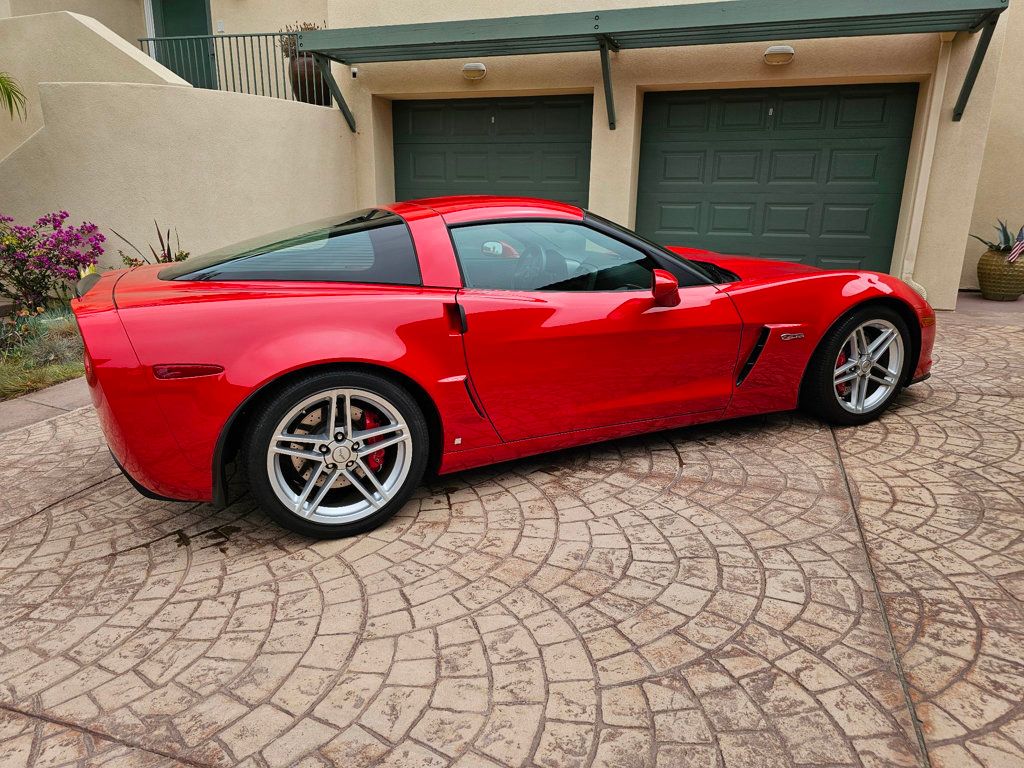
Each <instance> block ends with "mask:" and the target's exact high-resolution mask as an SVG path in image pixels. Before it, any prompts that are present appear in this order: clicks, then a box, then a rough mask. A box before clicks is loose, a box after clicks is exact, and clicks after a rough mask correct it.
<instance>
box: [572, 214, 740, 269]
mask: <svg viewBox="0 0 1024 768" xmlns="http://www.w3.org/2000/svg"><path fill="white" fill-rule="evenodd" d="M586 214H587V217H588V218H591V219H594V220H596V221H599V222H601V223H602V224H604V225H605V226H606V227H609V228H611V229H614V230H615V231H616V232H621V233H622V234H624V235H626V236H627V237H631V238H633V239H634V240H639V241H640V242H642V243H644V244H645V245H648V246H650V247H651V248H654V249H655V250H656V251H657V252H658V253H660V254H661V255H662V256H664V257H665V258H667V259H669V260H670V261H675V262H678V263H679V264H683V265H684V266H686V267H687V268H689V269H690V270H691V271H692V272H695V273H697V274H698V275H700V276H701V277H703V278H704V279H705V280H706V281H707V282H709V283H718V282H721V280H720V279H719V276H717V275H713V274H711V272H710V270H708V269H707V267H706V265H704V264H700V263H697V262H695V261H691V260H690V259H687V258H685V257H683V256H680V255H679V254H678V253H673V252H672V251H670V250H668V249H667V248H666V247H665V246H663V245H660V244H658V243H656V242H654V241H653V240H648V239H647V238H646V237H644V236H643V235H641V234H638V233H636V232H634V231H633V230H631V229H626V228H625V227H623V226H622V225H620V224H616V223H615V222H614V221H610V220H609V219H606V218H605V217H604V216H598V215H597V214H596V213H593V212H591V211H586Z"/></svg>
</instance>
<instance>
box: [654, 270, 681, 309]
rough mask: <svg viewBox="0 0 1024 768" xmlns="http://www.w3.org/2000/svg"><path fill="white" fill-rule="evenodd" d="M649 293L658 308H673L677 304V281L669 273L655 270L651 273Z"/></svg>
mask: <svg viewBox="0 0 1024 768" xmlns="http://www.w3.org/2000/svg"><path fill="white" fill-rule="evenodd" d="M651 275H652V279H651V293H652V294H654V303H655V304H657V305H658V306H659V307H674V306H676V305H677V304H678V303H679V281H678V280H676V276H675V275H673V274H672V273H671V272H667V271H665V270H664V269H656V270H654V271H653V272H652V273H651Z"/></svg>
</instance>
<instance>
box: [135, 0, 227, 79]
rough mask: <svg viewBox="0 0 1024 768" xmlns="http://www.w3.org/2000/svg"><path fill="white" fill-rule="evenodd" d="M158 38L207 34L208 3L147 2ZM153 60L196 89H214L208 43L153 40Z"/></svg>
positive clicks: (190, 0) (213, 66)
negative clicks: (151, 9) (151, 11)
mask: <svg viewBox="0 0 1024 768" xmlns="http://www.w3.org/2000/svg"><path fill="white" fill-rule="evenodd" d="M150 2H152V7H153V25H154V27H155V28H156V29H155V32H156V36H157V37H158V38H173V37H179V38H191V37H195V36H197V35H209V34H210V9H209V7H208V5H207V3H208V0H150ZM154 53H155V54H156V55H155V58H156V60H157V61H159V62H160V63H161V64H163V65H164V66H165V67H167V68H168V69H170V70H171V71H172V72H174V73H175V74H176V75H178V76H179V77H182V78H183V79H185V80H188V81H189V82H190V83H192V85H194V86H195V87H196V88H216V87H217V67H216V61H215V59H214V51H213V42H212V40H210V39H179V40H157V41H156V42H155V44H154Z"/></svg>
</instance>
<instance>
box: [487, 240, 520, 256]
mask: <svg viewBox="0 0 1024 768" xmlns="http://www.w3.org/2000/svg"><path fill="white" fill-rule="evenodd" d="M480 253H481V254H483V255H484V256H495V257H497V258H499V259H518V258H519V252H518V251H517V250H516V249H515V248H513V247H512V246H511V245H509V244H508V243H505V242H502V241H500V240H488V241H487V242H486V243H484V244H483V245H481V246H480Z"/></svg>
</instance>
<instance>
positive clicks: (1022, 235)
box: [1006, 227, 1024, 264]
mask: <svg viewBox="0 0 1024 768" xmlns="http://www.w3.org/2000/svg"><path fill="white" fill-rule="evenodd" d="M1022 253H1024V227H1021V228H1020V232H1018V233H1017V239H1016V240H1014V241H1013V247H1012V248H1011V249H1010V255H1009V256H1007V257H1006V261H1007V262H1008V263H1010V264H1013V262H1015V261H1016V260H1017V259H1019V258H1020V255H1021V254H1022Z"/></svg>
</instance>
